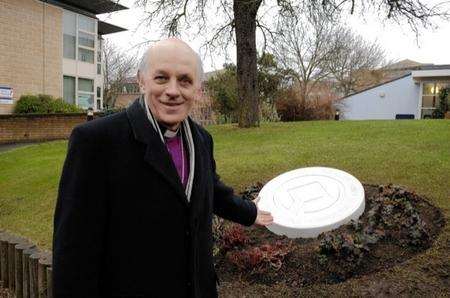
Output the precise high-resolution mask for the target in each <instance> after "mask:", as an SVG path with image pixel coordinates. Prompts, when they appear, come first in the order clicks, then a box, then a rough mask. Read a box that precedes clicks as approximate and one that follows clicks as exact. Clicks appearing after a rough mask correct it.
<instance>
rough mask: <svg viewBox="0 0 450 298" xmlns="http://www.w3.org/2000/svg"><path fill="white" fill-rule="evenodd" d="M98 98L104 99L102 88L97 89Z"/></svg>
mask: <svg viewBox="0 0 450 298" xmlns="http://www.w3.org/2000/svg"><path fill="white" fill-rule="evenodd" d="M97 97H102V88H100V87H97Z"/></svg>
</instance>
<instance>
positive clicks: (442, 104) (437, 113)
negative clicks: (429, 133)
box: [432, 88, 450, 119]
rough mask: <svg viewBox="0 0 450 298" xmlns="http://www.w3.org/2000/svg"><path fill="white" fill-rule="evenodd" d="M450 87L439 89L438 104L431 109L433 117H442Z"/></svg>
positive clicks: (445, 109)
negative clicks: (435, 107) (434, 108)
mask: <svg viewBox="0 0 450 298" xmlns="http://www.w3.org/2000/svg"><path fill="white" fill-rule="evenodd" d="M449 93H450V88H444V89H441V91H440V92H439V106H438V107H437V109H436V110H434V111H433V115H432V116H433V118H435V119H436V118H437V119H442V118H444V116H445V113H446V112H447V111H448V105H449V103H448V100H449V96H448V95H449Z"/></svg>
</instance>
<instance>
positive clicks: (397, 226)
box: [216, 184, 445, 296]
mask: <svg viewBox="0 0 450 298" xmlns="http://www.w3.org/2000/svg"><path fill="white" fill-rule="evenodd" d="M260 187H261V184H259V185H258V186H253V187H251V188H249V190H248V192H247V193H246V196H247V197H251V195H252V194H257V192H258V191H259V188H260ZM364 189H365V193H366V207H365V211H364V214H363V215H362V216H361V218H360V220H359V221H358V222H357V223H355V222H353V223H351V224H347V225H344V226H341V227H340V228H339V229H336V230H334V231H331V232H328V233H325V234H321V235H320V236H319V237H318V238H317V239H289V238H287V237H285V236H278V235H275V234H273V233H272V232H270V231H269V230H267V229H266V228H264V227H257V226H253V227H250V228H245V229H243V230H242V233H243V235H241V236H242V237H241V238H245V237H248V238H247V239H244V240H242V239H241V240H242V241H240V240H239V239H238V240H237V241H235V242H234V245H229V243H228V245H227V246H226V247H224V246H223V241H222V242H221V240H220V239H219V240H218V243H219V248H218V249H217V251H218V253H217V254H216V270H217V272H218V275H219V279H220V281H221V282H222V283H225V284H227V285H228V286H227V287H228V288H229V289H232V288H233V284H235V285H236V287H239V285H242V284H246V285H261V286H269V287H270V286H272V285H276V286H277V287H279V285H280V284H282V285H283V287H287V288H290V290H292V291H290V293H296V290H295V289H298V288H301V287H305V286H311V285H314V284H324V285H325V284H328V285H329V284H337V283H341V282H343V281H346V280H348V279H352V278H358V277H364V276H367V275H370V274H372V273H374V272H378V271H382V270H385V269H388V268H391V267H393V266H395V265H398V264H400V263H402V262H405V261H406V260H408V259H410V258H412V257H413V256H415V255H417V254H419V253H421V252H423V251H424V250H426V249H427V248H429V247H430V246H431V245H432V243H433V241H434V239H436V237H437V235H438V234H439V232H440V231H441V229H442V227H443V226H444V224H445V220H444V217H443V214H442V213H441V211H440V210H439V209H438V208H436V207H434V206H432V205H431V204H430V203H428V201H427V200H425V199H423V198H420V197H419V196H417V195H416V194H415V193H411V192H408V191H407V190H404V189H402V188H400V187H394V186H386V187H380V186H374V185H364ZM249 195H250V196H249ZM389 204H391V205H392V206H387V205H389ZM405 204H406V205H405ZM405 206H406V207H405ZM374 210H375V211H374ZM226 229H227V227H225V230H226ZM228 229H229V226H228ZM238 238H239V237H238ZM361 239H363V240H361ZM221 245H222V246H221ZM258 247H259V248H262V250H259V251H258V253H256V256H255V250H258V249H255V248H258ZM280 247H281V249H282V250H283V249H284V252H287V253H285V254H284V253H283V254H279V255H276V254H273V253H272V251H276V250H279V249H280ZM260 251H263V254H264V256H265V258H262V259H261V257H260V255H261V253H260ZM267 251H269V253H268V254H269V257H267ZM243 255H244V256H245V257H244V258H243V257H242V256H243ZM236 256H237V257H236ZM258 257H259V258H258ZM255 258H256V260H255ZM261 260H262V261H261ZM266 288H267V287H266ZM237 290H238V289H237ZM244 292H245V291H244ZM222 295H224V296H228V295H227V294H226V293H222Z"/></svg>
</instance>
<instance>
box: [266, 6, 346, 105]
mask: <svg viewBox="0 0 450 298" xmlns="http://www.w3.org/2000/svg"><path fill="white" fill-rule="evenodd" d="M297 20H298V22H297V23H295V22H296V20H294V19H292V18H286V19H285V20H284V22H283V23H281V24H280V28H279V32H280V36H279V37H278V38H277V39H276V40H275V41H274V44H273V46H272V48H271V50H272V51H273V52H274V53H275V55H276V57H277V59H278V61H279V62H280V63H281V64H282V66H283V67H284V68H285V69H289V75H290V76H291V77H292V78H293V79H294V81H295V83H297V85H298V87H299V88H298V91H299V97H300V107H304V105H305V103H306V100H307V99H308V96H309V94H310V92H311V90H313V89H314V87H315V86H316V85H317V83H319V82H321V81H322V80H324V79H325V78H327V77H329V75H330V71H329V67H328V65H329V63H330V62H331V58H332V57H334V56H335V52H336V51H337V48H336V47H337V44H336V43H335V35H336V32H337V31H338V27H337V26H336V24H335V23H334V22H333V21H331V20H329V19H328V18H326V17H324V16H323V15H322V14H321V13H314V14H311V15H309V16H306V15H305V16H303V17H302V18H300V19H297Z"/></svg>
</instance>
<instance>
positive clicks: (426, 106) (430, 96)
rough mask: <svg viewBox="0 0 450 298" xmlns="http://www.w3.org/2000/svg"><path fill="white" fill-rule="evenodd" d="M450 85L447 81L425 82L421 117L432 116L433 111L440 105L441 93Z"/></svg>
mask: <svg viewBox="0 0 450 298" xmlns="http://www.w3.org/2000/svg"><path fill="white" fill-rule="evenodd" d="M449 86H450V83H447V82H428V83H423V87H422V111H421V118H422V119H425V118H431V117H432V114H433V111H434V110H435V109H436V108H437V107H438V106H439V93H440V91H441V90H442V89H443V88H447V87H449Z"/></svg>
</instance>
